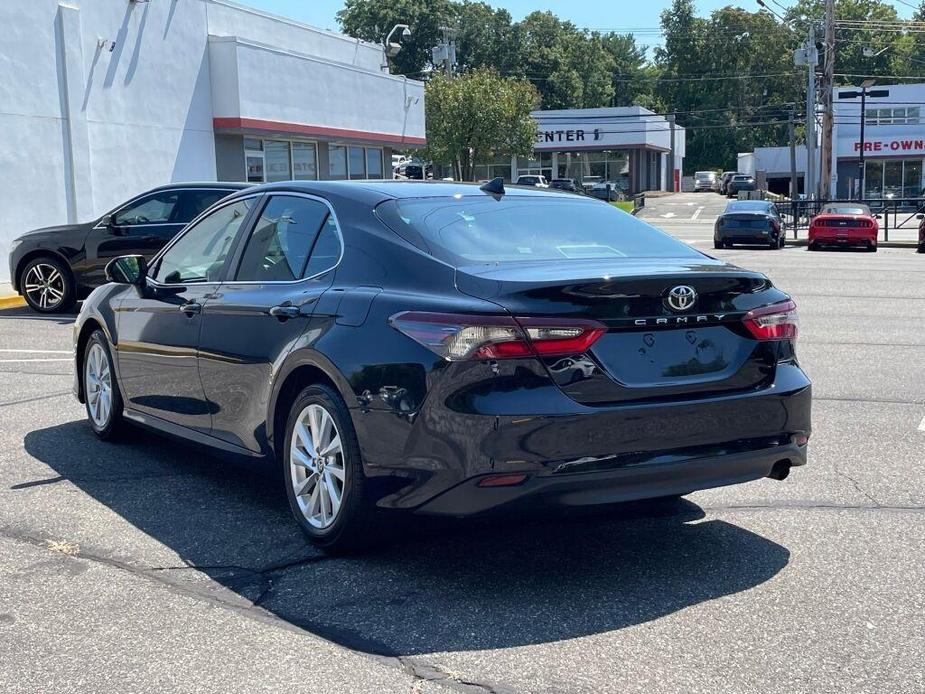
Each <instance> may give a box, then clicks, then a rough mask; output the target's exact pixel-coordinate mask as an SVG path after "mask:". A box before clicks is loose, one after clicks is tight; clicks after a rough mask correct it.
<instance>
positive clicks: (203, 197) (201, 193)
mask: <svg viewBox="0 0 925 694" xmlns="http://www.w3.org/2000/svg"><path fill="white" fill-rule="evenodd" d="M231 192H232V191H230V190H187V191H184V193H183V201H184V208H183V219H181V220H178V221H181V222H183V223H184V224H185V223H187V222H191V221H193V220H194V219H196V217H198V216H199V215H200V214H201V213H203V212H205V210H206V209H208V208H209V207H211V206H212V205H214V204H215V203H217V202H218V201H219V200H221V199H222V198H224V197H225V196H227V195H230V194H231Z"/></svg>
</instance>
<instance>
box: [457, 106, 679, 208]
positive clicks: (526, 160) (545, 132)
mask: <svg viewBox="0 0 925 694" xmlns="http://www.w3.org/2000/svg"><path fill="white" fill-rule="evenodd" d="M531 115H532V116H533V118H534V119H535V120H536V122H537V126H538V132H537V138H536V143H535V144H534V146H533V156H531V157H499V158H497V159H496V160H495V161H494V162H493V163H492V164H490V165H485V166H476V167H475V168H476V178H477V179H479V180H481V179H487V178H494V177H495V176H502V177H504V178H505V179H507V180H517V177H518V176H521V175H524V174H542V175H543V176H545V177H546V179H547V180H551V179H553V178H571V179H578V180H581V179H586V178H588V177H594V178H595V179H600V180H602V181H610V182H612V183H614V185H615V187H616V188H618V189H620V190H623V191H625V192H627V193H637V192H641V191H645V190H671V189H672V187H671V186H672V184H673V183H674V186H675V188H674V189H677V185H678V182H679V180H680V172H681V165H682V163H683V161H684V145H685V131H684V128H682V127H680V126H677V125H674V124H673V123H671V122H670V121H669V120H668V119H667V118H665V117H664V116H660V115H658V114H657V113H655V112H653V111H650V110H648V109H645V108H642V107H641V106H626V107H613V108H587V109H564V110H552V111H534V112H533V113H531ZM672 163H673V164H674V166H673V168H672Z"/></svg>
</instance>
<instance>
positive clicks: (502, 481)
mask: <svg viewBox="0 0 925 694" xmlns="http://www.w3.org/2000/svg"><path fill="white" fill-rule="evenodd" d="M525 479H527V476H526V475H524V474H517V475H489V476H488V477H483V478H482V479H480V480H479V482H478V485H477V486H479V487H513V486H515V485H517V484H520V483H521V482H523V481H524V480H525Z"/></svg>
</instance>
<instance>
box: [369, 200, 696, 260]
mask: <svg viewBox="0 0 925 694" xmlns="http://www.w3.org/2000/svg"><path fill="white" fill-rule="evenodd" d="M376 211H377V213H378V214H379V216H380V218H381V219H382V220H383V221H384V222H385V223H386V224H387V225H388V226H389V227H391V228H392V229H393V230H394V231H395V232H397V233H398V234H399V235H400V236H402V237H403V238H405V239H407V240H408V241H410V242H411V243H413V244H415V245H417V246H418V247H421V248H422V249H423V250H426V251H427V252H429V253H431V254H432V255H434V256H436V257H437V258H440V259H441V260H443V261H445V262H447V263H450V264H451V265H454V266H457V267H458V266H463V265H470V264H479V263H493V262H510V261H537V260H557V261H569V260H586V259H589V258H691V257H693V258H699V257H702V256H701V254H700V253H698V252H697V251H694V250H692V249H691V248H690V247H689V246H688V245H687V244H685V243H682V242H680V241H678V240H676V239H674V238H672V237H671V236H669V235H668V234H665V233H663V232H661V231H659V230H658V229H656V228H655V227H652V226H649V225H648V224H646V223H645V222H641V221H639V220H638V219H636V218H635V217H633V216H632V215H630V214H627V213H626V212H623V211H621V210H618V209H617V208H616V207H614V206H613V205H609V204H607V203H604V202H598V201H594V200H582V199H581V198H578V197H573V196H562V197H561V198H560V197H558V196H556V197H554V196H548V197H547V196H516V195H506V196H504V197H502V198H501V199H499V200H496V199H495V198H494V197H491V196H486V195H478V196H465V197H459V198H455V197H449V198H445V197H441V198H409V199H401V200H390V201H388V202H385V203H382V204H381V205H379V207H377V208H376Z"/></svg>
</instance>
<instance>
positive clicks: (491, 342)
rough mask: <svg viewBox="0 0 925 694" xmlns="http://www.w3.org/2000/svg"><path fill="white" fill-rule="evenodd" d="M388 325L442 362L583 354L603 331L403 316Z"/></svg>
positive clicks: (539, 322) (535, 321)
mask: <svg viewBox="0 0 925 694" xmlns="http://www.w3.org/2000/svg"><path fill="white" fill-rule="evenodd" d="M389 324H390V325H391V326H392V327H393V328H395V329H396V330H398V331H400V332H402V333H404V334H405V335H407V336H408V337H410V338H411V339H412V340H414V341H416V342H418V343H420V344H422V345H423V346H424V347H427V349H429V350H430V351H432V352H433V353H434V354H437V355H439V356H441V357H443V358H444V359H446V360H447V361H465V360H467V359H518V358H523V357H532V356H567V355H570V354H582V353H584V352H586V351H587V350H588V349H589V348H590V347H591V345H593V344H594V343H595V342H596V341H597V340H598V338H600V336H601V335H603V334H604V333H605V332H606V331H607V328H606V326H604V325H603V324H601V323H597V322H595V321H588V320H579V319H571V318H566V319H551V318H517V319H516V320H515V319H514V318H512V317H510V316H499V315H495V316H477V315H466V314H458V313H427V312H424V311H405V312H403V313H397V314H395V315H394V316H392V317H391V318H390V319H389Z"/></svg>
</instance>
